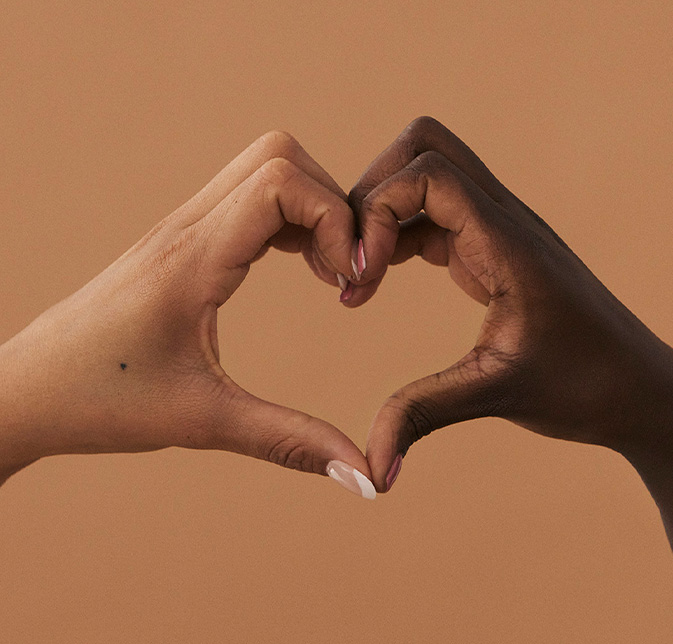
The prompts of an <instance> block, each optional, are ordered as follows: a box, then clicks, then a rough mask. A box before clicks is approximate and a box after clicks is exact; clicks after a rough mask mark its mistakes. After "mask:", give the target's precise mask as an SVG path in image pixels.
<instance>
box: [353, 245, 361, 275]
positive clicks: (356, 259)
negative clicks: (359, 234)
mask: <svg viewBox="0 0 673 644" xmlns="http://www.w3.org/2000/svg"><path fill="white" fill-rule="evenodd" d="M359 251H360V242H359V241H358V239H357V238H356V239H354V240H353V245H352V247H351V266H352V267H353V279H354V280H355V281H357V280H359V279H360V271H359V270H358V264H359V261H360V258H359V255H360V252H359Z"/></svg>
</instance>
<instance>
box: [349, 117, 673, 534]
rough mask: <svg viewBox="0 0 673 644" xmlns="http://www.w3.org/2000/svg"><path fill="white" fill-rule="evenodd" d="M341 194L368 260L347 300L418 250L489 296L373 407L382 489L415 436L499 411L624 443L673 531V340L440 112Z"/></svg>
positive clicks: (564, 433)
mask: <svg viewBox="0 0 673 644" xmlns="http://www.w3.org/2000/svg"><path fill="white" fill-rule="evenodd" d="M349 203H350V205H351V207H352V208H353V211H354V212H355V214H356V216H357V218H358V220H359V226H360V234H361V237H362V239H363V244H364V250H365V255H366V259H367V268H366V269H365V271H364V273H363V276H362V279H361V281H360V283H359V285H358V286H357V287H356V288H355V290H354V294H353V297H352V298H351V300H349V301H348V302H347V303H346V305H347V306H351V307H354V306H359V305H361V304H362V303H364V302H365V301H366V300H367V299H369V298H370V297H371V296H372V295H373V294H374V292H375V290H376V288H377V287H378V285H379V284H380V282H381V280H382V279H383V276H384V274H385V272H386V269H387V267H388V265H389V264H398V263H400V262H404V261H405V260H407V259H409V258H410V257H412V256H414V255H421V256H422V257H423V258H424V259H425V260H427V261H428V262H430V263H432V264H437V265H440V266H448V268H449V273H450V275H451V277H452V278H453V280H454V281H455V282H456V283H457V284H458V285H459V286H460V287H461V288H462V289H463V290H464V291H465V292H466V293H467V294H468V295H470V296H471V297H473V298H474V299H476V300H477V301H479V302H482V303H483V304H485V305H486V306H487V309H486V316H485V318H484V322H483V324H482V327H481V330H480V332H479V335H478V338H477V341H476V344H475V346H474V349H473V350H472V351H471V352H470V353H469V354H468V355H466V356H465V357H464V358H463V359H461V360H460V361H458V362H457V363H456V364H454V365H452V366H449V367H448V368H447V369H446V370H444V371H442V372H440V373H437V374H433V375H430V376H428V377H426V378H423V379H421V380H418V381H416V382H413V383H411V384H409V385H407V386H405V387H403V388H401V389H400V390H398V391H397V392H395V393H394V394H393V395H392V396H391V397H390V398H389V399H388V400H387V401H386V402H385V404H384V405H383V407H382V408H381V409H380V410H379V412H378V414H377V415H376V418H375V420H374V422H373V424H372V428H371V431H370V435H369V439H368V444H367V459H368V461H369V464H370V468H371V472H372V475H373V481H374V484H375V486H376V489H377V490H378V491H379V492H385V491H387V489H388V485H387V483H386V475H387V473H388V472H389V470H390V468H391V466H392V464H393V461H394V459H395V457H396V456H397V455H398V454H402V455H404V454H406V452H407V450H408V449H409V447H410V446H411V445H412V444H413V443H414V442H415V441H417V440H418V439H420V438H422V437H423V436H426V435H427V434H429V433H430V432H432V431H434V430H435V429H438V428H440V427H445V426H447V425H451V424H453V423H457V422H460V421H463V420H468V419H472V418H479V417H484V416H497V417H500V418H505V419H508V420H511V421H513V422H515V423H516V424H518V425H521V426H523V427H526V428H528V429H530V430H532V431H534V432H537V433H539V434H543V435H545V436H551V437H554V438H561V439H565V440H573V441H579V442H583V443H591V444H596V445H603V446H606V447H609V448H612V449H614V450H617V451H618V452H620V453H621V454H623V455H624V456H625V457H626V458H628V459H629V460H630V461H631V463H632V464H633V465H634V466H635V467H636V469H637V470H638V472H639V473H640V475H641V476H642V478H643V479H644V481H645V483H646V484H647V485H648V487H649V489H650V491H651V492H652V494H653V496H654V498H655V500H656V501H657V503H658V505H659V508H660V510H661V513H662V516H663V518H664V523H665V525H666V529H667V533H668V536H669V540H671V541H672V543H673V433H672V432H671V427H672V426H673V402H672V401H673V396H672V393H673V350H672V349H671V348H670V347H669V346H668V345H666V344H664V343H663V342H662V341H661V340H659V338H657V337H656V336H655V335H654V334H653V333H652V332H651V331H650V330H649V329H648V328H647V327H646V326H645V325H644V324H642V322H640V321H639V320H638V319H637V318H636V317H635V315H633V314H632V313H631V312H630V311H629V310H628V309H627V308H626V307H625V306H624V305H623V304H621V303H620V302H619V301H618V300H617V299H616V298H615V297H614V296H613V295H612V294H611V293H610V292H609V291H608V290H607V289H606V288H605V286H604V285H603V284H602V283H601V282H600V281H599V280H598V279H597V278H596V277H595V276H594V275H593V274H592V273H591V271H590V270H589V269H588V268H587V267H586V266H585V265H584V264H583V263H582V262H581V261H580V259H579V258H578V257H577V256H576V255H575V254H574V253H573V252H572V251H571V250H570V249H569V248H568V246H567V245H566V244H565V243H564V242H563V241H562V240H561V239H560V238H559V237H558V235H556V234H555V233H554V231H553V230H552V229H551V228H550V227H549V226H548V225H547V224H545V223H544V221H542V219H540V217H538V216H537V215H536V214H535V213H534V212H533V211H532V210H531V209H530V208H528V206H526V205H525V204H524V203H523V202H522V201H521V200H520V199H518V198H517V197H516V196H515V195H513V194H512V193H511V192H510V191H509V190H507V188H505V187H504V186H503V185H502V184H501V183H500V182H499V181H498V180H497V179H496V178H495V177H494V176H493V175H492V174H491V172H490V171H489V170H488V169H487V168H486V166H485V165H484V164H483V163H482V162H481V161H480V160H479V158H478V157H477V156H476V155H475V154H474V153H473V152H472V151H471V150H470V149H469V148H468V147H467V146H466V145H465V144H464V143H463V142H462V141H460V140H459V139H458V138H457V137H456V136H455V135H454V134H452V133H451V132H450V131H449V130H447V129H446V128H445V127H444V126H443V125H441V124H440V123H438V122H437V121H435V120H434V119H431V118H428V117H422V118H419V119H417V120H415V121H414V122H413V123H411V125H409V127H408V128H406V129H405V130H404V131H403V132H402V134H401V135H400V136H399V137H398V138H397V139H396V140H395V141H394V142H393V143H392V145H391V146H390V147H388V148H387V149H386V150H385V151H384V152H383V153H381V155H379V157H378V158H377V159H376V160H375V161H374V162H373V163H372V164H371V165H370V167H369V168H368V169H367V171H366V172H365V173H364V174H363V175H362V177H361V178H360V179H359V181H358V183H357V184H356V186H355V187H354V188H353V189H352V191H351V193H350V195H349ZM400 222H401V223H400ZM447 332H448V329H447ZM450 343H451V339H450V336H449V335H448V333H447V344H449V345H450Z"/></svg>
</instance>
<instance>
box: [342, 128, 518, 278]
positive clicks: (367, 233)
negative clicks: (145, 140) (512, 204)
mask: <svg viewBox="0 0 673 644" xmlns="http://www.w3.org/2000/svg"><path fill="white" fill-rule="evenodd" d="M426 152H438V153H439V154H441V155H442V156H443V157H445V158H446V159H448V160H449V161H450V162H451V164H452V165H453V166H454V167H456V168H457V169H458V170H460V172H461V173H462V174H464V175H465V176H466V177H467V178H468V179H470V180H471V181H472V182H473V183H474V184H475V185H476V186H477V187H479V188H480V189H481V190H482V191H483V192H484V193H485V194H486V195H488V196H489V197H491V198H492V199H493V200H494V201H496V202H500V201H502V200H503V199H504V198H505V197H506V196H507V195H509V191H508V190H507V188H505V187H504V186H503V185H502V184H501V183H500V181H498V179H497V178H496V177H495V176H494V175H493V174H492V173H491V171H490V170H489V169H488V168H487V167H486V166H485V165H484V163H483V162H482V161H481V159H479V157H478V156H477V155H476V154H475V153H474V152H473V151H472V150H471V149H470V148H469V147H468V146H467V145H466V144H465V143H463V141H461V140H460V139H459V138H458V137H457V136H456V135H455V134H454V133H453V132H451V131H450V130H449V129H448V128H446V127H445V126H444V125H442V124H441V123H440V122H439V121H437V120H435V119H433V118H431V117H428V116H422V117H420V118H417V119H415V120H414V121H412V122H411V123H410V124H409V126H407V127H406V128H405V129H404V130H403V132H402V133H401V134H400V135H399V136H398V137H397V139H395V141H393V143H392V144H391V145H390V146H388V147H387V148H386V149H385V150H384V151H383V152H382V153H381V154H379V156H378V157H376V159H375V160H374V161H373V162H372V163H371V164H370V165H369V167H368V168H367V170H365V172H364V174H362V176H361V177H360V178H359V179H358V181H357V183H356V184H355V186H354V187H353V188H352V190H351V191H350V194H349V195H348V203H349V205H350V206H351V208H352V209H353V212H354V213H355V216H356V218H357V221H358V224H359V233H360V237H361V238H362V241H363V248H364V251H365V255H366V261H367V270H366V273H365V275H364V277H363V279H362V282H363V283H366V282H368V281H370V280H373V279H376V278H378V277H380V276H382V275H383V274H384V273H385V270H386V267H387V266H388V264H389V262H390V261H391V259H392V257H393V254H394V252H395V247H396V244H397V239H398V234H399V224H398V222H397V221H396V220H395V219H394V218H393V217H392V216H391V215H390V213H385V212H381V211H374V210H368V209H366V208H363V202H364V200H365V199H366V197H367V196H368V195H369V194H370V193H371V192H372V191H373V190H374V189H375V188H376V187H377V186H379V185H380V184H381V183H383V182H384V181H386V180H387V179H389V178H390V177H392V176H393V175H394V174H396V173H397V172H399V171H400V170H402V169H403V168H405V167H406V166H408V165H409V164H410V163H411V162H412V161H413V160H414V159H416V158H417V157H419V156H421V155H422V154H425V153H426ZM414 214H416V213H414Z"/></svg>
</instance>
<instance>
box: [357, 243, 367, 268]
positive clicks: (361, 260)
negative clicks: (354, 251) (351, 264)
mask: <svg viewBox="0 0 673 644" xmlns="http://www.w3.org/2000/svg"><path fill="white" fill-rule="evenodd" d="M365 268H367V260H366V259H365V247H364V245H363V244H362V240H360V241H359V242H358V273H360V275H362V273H364V272H365Z"/></svg>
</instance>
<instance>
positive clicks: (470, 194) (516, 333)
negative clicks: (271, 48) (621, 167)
mask: <svg viewBox="0 0 673 644" xmlns="http://www.w3.org/2000/svg"><path fill="white" fill-rule="evenodd" d="M345 199H346V195H345V194H344V193H343V192H342V191H341V189H340V188H339V187H338V186H337V185H336V183H335V182H334V181H333V180H332V179H331V178H330V177H329V176H328V175H327V173H326V172H325V171H324V170H323V169H322V168H320V166H318V164H316V163H315V161H313V160H312V159H311V158H310V157H309V156H308V155H307V154H306V152H305V151H304V150H303V148H301V146H300V145H299V144H298V143H297V142H296V141H295V140H294V139H293V138H292V137H291V136H289V135H288V134H285V133H282V132H271V133H269V134H267V135H265V136H264V137H262V138H261V139H259V140H258V141H257V142H255V143H254V144H253V145H252V146H250V147H249V148H248V149H247V150H246V151H244V152H243V153H242V154H241V155H239V157H237V158H236V159H235V160H234V161H232V162H231V163H230V164H229V165H228V166H227V167H226V168H225V169H224V170H223V171H222V172H221V173H220V174H219V175H218V176H217V177H215V178H214V179H213V181H211V183H209V184H208V185H207V186H206V187H205V188H204V189H203V190H202V191H201V192H199V193H198V194H197V195H196V196H195V197H194V198H193V199H191V200H190V201H189V202H187V203H186V204H185V205H184V206H182V207H181V208H179V209H178V210H177V211H175V212H174V213H173V214H172V215H170V216H169V217H167V218H166V219H164V220H163V221H162V222H160V223H159V224H158V225H157V226H156V227H155V228H154V229H153V230H152V231H151V232H150V233H148V235H146V236H145V237H144V238H143V239H142V240H140V241H139V242H138V243H137V244H136V245H135V246H134V247H133V248H131V249H130V250H129V251H127V253H125V254H124V255H123V256H122V257H121V258H119V259H118V260H117V261H116V262H115V263H113V264H112V265H111V266H110V267H109V268H108V269H106V270H105V271H104V272H103V273H101V274H100V275H99V276H97V277H96V278H95V279H94V280H92V281H91V282H90V283H89V284H87V285H86V286H85V287H84V288H82V289H81V290H80V291H78V292H77V293H75V294H73V295H72V296H71V297H69V298H67V299H66V300H64V301H62V302H60V303H59V304H57V305H56V306H54V307H52V308H51V309H49V310H48V311H46V312H45V313H44V314H43V315H42V316H40V317H39V318H38V319H37V320H35V322H33V323H32V324H31V325H30V326H29V327H27V328H26V329H25V330H24V331H22V332H21V333H20V334H18V335H17V336H15V337H14V338H12V339H11V340H10V341H9V342H7V343H5V344H4V345H2V346H1V347H0V391H1V392H3V395H2V398H1V399H0V406H1V407H2V412H3V413H2V418H3V420H4V425H3V427H2V429H1V430H0V454H2V461H1V462H0V482H2V481H3V480H6V478H8V477H9V476H10V475H11V474H13V473H14V472H16V471H18V470H19V469H21V468H22V467H25V466H26V465H28V464H29V463H31V462H34V461H35V460H37V459H39V458H41V457H43V456H48V455H50V454H65V453H87V452H88V453H95V452H135V451H146V450H155V449H161V448H164V447H168V446H173V445H176V446H182V447H192V448H201V449H224V450H230V451H235V452H239V453H242V454H247V455H250V456H254V457H257V458H263V459H267V460H269V461H272V462H275V463H279V464H281V465H284V466H287V467H292V468H295V469H300V470H303V471H310V472H316V473H319V474H324V473H325V466H326V464H327V462H328V461H329V460H332V459H338V460H342V461H345V462H347V463H349V464H350V465H352V466H353V467H355V468H357V469H358V470H360V471H361V472H363V473H364V474H365V475H366V476H367V477H369V478H371V479H372V480H373V481H374V483H375V486H376V488H377V490H378V491H379V492H385V491H387V489H388V486H387V483H386V477H387V474H388V472H389V471H390V468H391V466H392V464H393V462H394V461H395V458H396V457H397V455H398V454H402V455H404V454H406V452H407V450H408V449H409V447H410V446H411V445H412V443H414V442H415V441H416V440H418V439H419V438H421V437H423V436H425V435H427V434H428V433H430V432H431V431H433V430H435V429H437V428H440V427H445V426H447V425H450V424H453V423H456V422H460V421H462V420H467V419H471V418H477V417H480V416H499V417H502V418H506V419H509V420H511V421H513V422H515V423H517V424H519V425H521V426H523V427H526V428H528V429H531V430H532V431H536V432H538V433H541V434H544V435H547V436H552V437H555V438H562V439H566V440H575V441H580V442H586V443H593V444H599V445H604V446H607V447H610V448H612V449H614V450H617V451H619V452H620V453H621V454H623V455H624V456H625V457H626V458H628V459H629V460H630V462H631V463H632V464H633V465H634V466H635V467H636V469H637V470H638V472H639V473H640V475H641V477H642V478H643V480H644V481H645V483H646V485H647V486H648V488H649V489H650V491H651V493H652V495H653V497H654V499H655V501H656V502H657V504H658V505H659V508H660V510H661V513H662V517H663V519H664V524H665V526H666V529H667V533H668V535H669V539H670V540H672V541H673V468H672V467H671V463H672V462H673V437H672V436H671V431H670V427H671V423H672V422H673V408H672V407H673V406H672V405H671V403H670V391H671V388H672V385H673V350H671V348H670V347H668V346H667V345H666V344H664V343H663V342H662V341H661V340H659V339H658V338H657V337H656V336H655V335H654V334H652V333H651V332H650V331H649V330H648V329H647V328H646V327H645V326H644V325H643V324H642V323H641V322H640V321H639V320H638V319H637V318H636V317H635V316H634V315H633V314H632V313H631V312H630V311H628V309H626V308H625V307H624V306H623V305H622V304H621V303H620V302H619V301H618V300H617V299H616V298H615V297H614V296H613V295H612V294H611V293H610V292H609V291H608V290H607V289H606V288H605V287H604V286H603V285H602V284H601V283H600V282H599V280H598V279H597V278H596V277H595V276H594V275H593V274H592V273H591V272H590V271H589V269H588V268H587V267H586V266H585V265H584V264H583V263H582V262H581V261H580V260H579V259H578V258H577V257H576V256H575V255H574V254H573V253H572V251H571V250H570V249H569V248H568V247H567V246H566V245H565V244H564V243H563V241H562V240H560V239H559V237H558V236H557V235H556V234H555V233H554V232H553V231H552V230H551V229H550V228H549V227H548V226H547V225H546V224H545V223H544V222H543V221H542V220H541V219H540V218H539V217H538V216H537V215H536V214H535V213H533V212H532V211H531V210H530V209H529V208H528V207H527V206H526V205H525V204H524V203H523V202H521V201H520V200H519V199H518V198H517V197H516V196H514V195H513V194H512V193H510V192H509V191H508V190H507V189H506V188H505V187H504V186H503V185H502V184H500V182H499V181H498V180H497V179H496V178H495V177H493V175H492V174H491V173H490V172H489V171H488V169H487V168H486V167H485V166H484V165H483V163H482V162H481V161H480V160H479V159H478V158H477V157H476V156H475V155H474V153H473V152H472V151H471V150H470V149H469V148H468V147H467V146H466V145H465V144H464V143H462V142H461V141H460V140H459V139H458V138H457V137H456V136H455V135H453V134H452V133H451V132H450V131H449V130H447V129H446V128H445V127H444V126H442V125H441V124H440V123H438V122H437V121H435V120H433V119H431V118H428V117H422V118H420V119H417V120H415V121H414V122H413V123H412V124H411V125H410V126H409V127H408V128H407V129H405V130H404V132H403V133H402V134H401V135H400V137H398V139H397V140H396V141H395V142H394V143H393V144H392V145H391V146H390V147H389V148H388V149H387V150H385V151H384V152H383V153H382V154H381V155H380V156H379V157H378V158H377V159H376V160H375V161H374V162H373V163H372V164H371V166H370V167H369V168H368V169H367V171H366V172H365V173H364V174H363V175H362V177H361V178H360V180H359V181H358V183H357V184H356V186H355V187H354V188H353V190H352V191H351V193H350V195H349V196H348V204H350V208H349V206H348V204H347V203H346V201H345ZM354 213H355V215H354ZM356 223H357V226H358V228H359V231H358V232H359V235H360V236H361V238H362V239H363V243H364V249H365V253H366V259H367V267H366V269H365V270H364V272H363V275H362V279H361V280H359V281H358V282H357V284H356V285H355V287H354V289H353V294H352V296H351V298H350V299H349V300H347V301H346V302H345V303H344V304H345V305H346V306H347V307H356V306H360V305H362V304H363V303H365V302H366V301H367V300H368V299H369V298H370V297H372V296H373V294H374V293H375V291H376V288H377V287H378V285H379V284H380V282H381V280H382V279H383V277H384V275H385V272H386V269H387V267H388V265H390V264H398V263H401V262H404V261H406V260H407V259H409V258H410V257H413V256H415V255H420V256H422V257H423V258H424V259H425V260H426V261H428V262H430V263H432V264H435V265H438V266H448V270H449V274H450V276H451V278H452V279H453V280H454V281H455V282H456V283H457V284H458V285H459V286H460V287H461V288H462V289H463V290H464V291H465V292H466V293H467V294H468V295H469V296H471V297H473V298H474V299H476V300H477V301H479V302H481V303H483V304H484V305H486V306H487V308H486V315H485V319H484V323H483V325H482V328H481V330H480V333H479V336H478V338H477V342H476V344H475V347H474V349H473V350H472V351H471V352H470V353H469V354H468V355H467V356H465V357H464V358H463V359H462V360H460V361H459V362H458V363H457V364H455V365H452V366H449V367H448V368H447V369H446V370H445V371H443V372H441V373H439V374H433V375H431V376H428V377H427V378H425V379H422V380H420V381H416V382H414V383H411V384H409V385H407V386H406V387H403V388H402V389H400V390H399V391H397V392H395V393H394V394H393V395H392V396H391V397H390V398H389V399H388V400H387V401H386V402H385V403H384V405H383V407H382V408H381V409H380V411H379V412H378V414H377V415H376V417H375V419H374V421H373V423H372V427H371V430H370V435H369V438H368V444H367V459H365V457H364V456H363V455H362V453H361V452H360V450H359V449H358V448H357V447H356V446H355V445H354V444H353V443H352V441H350V439H348V438H347V437H346V436H345V435H343V434H342V433H341V432H339V431H338V430H337V429H336V428H334V427H333V426H331V425H329V424H328V423H325V422H324V421H321V420H318V419H315V418H311V417H310V416H308V415H306V414H303V413H301V412H297V411H294V410H290V409H287V408H284V407H280V406H278V405H273V404H271V403H268V402H265V401H262V400H260V399H258V398H256V397H255V396H253V395H252V394H249V393H247V392H245V391H244V390H242V389H241V388H240V387H238V386H237V385H236V384H235V383H234V382H233V381H231V379H229V377H228V376H227V375H226V372H225V370H224V368H223V366H222V365H221V364H220V360H219V348H218V343H217V310H218V308H219V307H220V306H222V305H223V304H224V303H225V302H226V301H227V299H228V298H229V297H230V296H231V294H232V293H233V292H234V291H235V290H236V288H237V287H238V286H239V285H240V283H241V282H242V280H243V279H244V278H245V275H246V274H247V271H248V269H249V266H250V263H251V262H252V261H255V260H257V259H260V258H261V257H262V256H263V255H264V253H265V252H266V250H267V249H268V248H269V247H271V246H273V247H276V248H280V249H281V250H285V251H289V252H302V254H303V255H304V258H305V259H306V261H307V263H308V264H309V266H310V267H311V269H312V270H313V271H314V272H315V273H316V275H318V277H320V278H321V279H323V280H325V281H326V282H328V283H330V284H332V285H334V286H336V285H337V278H336V275H335V273H336V272H337V271H338V272H341V273H343V274H344V275H346V276H347V277H352V269H351V248H352V244H353V240H354V238H355V231H356ZM447 341H449V340H447ZM122 364H125V365H126V368H125V369H123V368H122V367H121V365H122Z"/></svg>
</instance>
